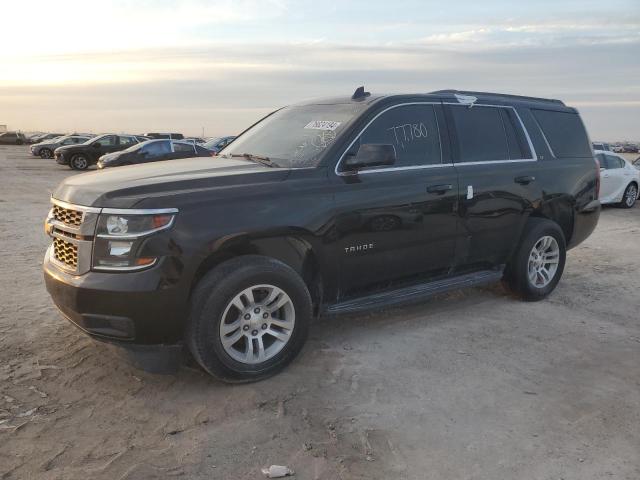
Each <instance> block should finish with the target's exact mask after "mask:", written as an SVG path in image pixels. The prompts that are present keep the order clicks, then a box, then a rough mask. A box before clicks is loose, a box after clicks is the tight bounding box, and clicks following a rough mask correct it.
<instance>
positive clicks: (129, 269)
mask: <svg viewBox="0 0 640 480" xmlns="http://www.w3.org/2000/svg"><path fill="white" fill-rule="evenodd" d="M157 263H158V258H157V257H156V258H154V259H153V262H151V263H149V264H147V265H135V266H132V267H104V266H98V267H95V266H93V267H91V270H95V271H98V272H136V271H138V270H144V269H145V268H151V267H153V266H154V265H156V264H157Z"/></svg>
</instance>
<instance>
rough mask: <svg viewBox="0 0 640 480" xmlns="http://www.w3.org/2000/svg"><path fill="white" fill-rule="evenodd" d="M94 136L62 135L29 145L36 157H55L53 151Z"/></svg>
mask: <svg viewBox="0 0 640 480" xmlns="http://www.w3.org/2000/svg"><path fill="white" fill-rule="evenodd" d="M91 138H92V137H91V136H89V135H62V136H61V137H56V138H51V139H49V140H45V141H44V142H40V143H35V144H33V145H31V147H29V150H31V154H32V155H35V156H36V157H42V158H53V151H54V150H55V149H56V148H58V147H62V146H64V145H77V144H79V143H84V142H86V141H87V140H89V139H91Z"/></svg>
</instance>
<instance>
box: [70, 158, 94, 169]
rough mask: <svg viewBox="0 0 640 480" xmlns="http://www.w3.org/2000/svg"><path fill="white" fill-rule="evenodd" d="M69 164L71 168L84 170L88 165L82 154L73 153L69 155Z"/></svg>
mask: <svg viewBox="0 0 640 480" xmlns="http://www.w3.org/2000/svg"><path fill="white" fill-rule="evenodd" d="M69 166H70V167H71V168H72V169H73V170H86V169H87V168H88V167H89V161H88V160H87V157H85V156H84V155H74V156H73V157H71V161H70V162H69Z"/></svg>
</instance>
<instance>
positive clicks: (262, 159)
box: [226, 153, 278, 167]
mask: <svg viewBox="0 0 640 480" xmlns="http://www.w3.org/2000/svg"><path fill="white" fill-rule="evenodd" d="M226 157H227V158H246V159H247V160H250V161H252V162H256V163H261V164H262V165H266V166H268V167H278V165H277V164H276V163H274V162H273V161H272V160H271V159H270V158H269V157H263V156H261V155H254V154H253V153H229V154H227V155H226Z"/></svg>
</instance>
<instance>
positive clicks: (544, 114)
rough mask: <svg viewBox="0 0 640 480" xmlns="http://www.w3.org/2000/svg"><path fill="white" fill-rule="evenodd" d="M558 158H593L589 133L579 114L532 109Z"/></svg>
mask: <svg viewBox="0 0 640 480" xmlns="http://www.w3.org/2000/svg"><path fill="white" fill-rule="evenodd" d="M531 112H532V113H533V116H534V117H535V119H536V120H537V121H538V124H539V125H540V128H542V132H543V133H544V136H545V137H547V141H548V142H549V145H550V146H551V149H552V150H553V154H554V156H555V157H556V158H566V157H591V156H592V155H593V154H592V152H591V148H590V147H591V145H590V144H589V139H588V138H587V132H586V131H585V129H584V125H583V124H582V121H581V120H580V116H579V115H578V114H577V113H570V112H555V111H551V110H535V109H531Z"/></svg>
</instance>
